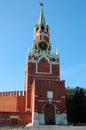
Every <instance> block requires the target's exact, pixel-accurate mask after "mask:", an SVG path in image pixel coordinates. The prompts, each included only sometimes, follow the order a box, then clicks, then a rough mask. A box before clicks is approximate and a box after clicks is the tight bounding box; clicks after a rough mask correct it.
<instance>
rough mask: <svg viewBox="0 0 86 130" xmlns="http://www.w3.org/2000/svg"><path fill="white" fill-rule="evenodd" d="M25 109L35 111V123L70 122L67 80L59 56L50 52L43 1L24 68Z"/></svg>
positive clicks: (33, 112) (32, 118) (33, 120)
mask: <svg viewBox="0 0 86 130" xmlns="http://www.w3.org/2000/svg"><path fill="white" fill-rule="evenodd" d="M25 111H26V112H31V113H32V117H31V120H32V125H37V124H67V116H66V104H65V81H64V80H60V62H59V55H58V54H57V53H56V54H52V53H51V43H50V34H49V26H48V24H46V21H45V18H44V13H43V4H42V3H41V5H40V16H39V19H38V21H37V23H36V25H35V26H34V40H33V47H32V50H31V51H29V52H28V56H27V61H26V67H25Z"/></svg>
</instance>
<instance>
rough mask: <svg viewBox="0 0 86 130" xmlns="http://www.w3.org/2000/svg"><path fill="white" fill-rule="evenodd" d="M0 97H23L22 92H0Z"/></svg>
mask: <svg viewBox="0 0 86 130" xmlns="http://www.w3.org/2000/svg"><path fill="white" fill-rule="evenodd" d="M0 96H16V97H18V96H24V93H23V91H9V92H0Z"/></svg>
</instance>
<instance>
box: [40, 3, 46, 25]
mask: <svg viewBox="0 0 86 130" xmlns="http://www.w3.org/2000/svg"><path fill="white" fill-rule="evenodd" d="M43 6H44V4H43V3H40V16H39V20H38V24H43V25H44V24H45V23H46V22H45V18H44V13H43Z"/></svg>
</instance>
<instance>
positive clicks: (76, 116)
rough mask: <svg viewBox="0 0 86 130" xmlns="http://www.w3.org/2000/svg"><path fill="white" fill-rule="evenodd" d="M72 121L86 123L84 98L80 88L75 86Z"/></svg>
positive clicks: (85, 102)
mask: <svg viewBox="0 0 86 130" xmlns="http://www.w3.org/2000/svg"><path fill="white" fill-rule="evenodd" d="M73 122H74V123H86V99H85V96H84V91H83V89H82V88H77V89H76V92H75V95H74V97H73Z"/></svg>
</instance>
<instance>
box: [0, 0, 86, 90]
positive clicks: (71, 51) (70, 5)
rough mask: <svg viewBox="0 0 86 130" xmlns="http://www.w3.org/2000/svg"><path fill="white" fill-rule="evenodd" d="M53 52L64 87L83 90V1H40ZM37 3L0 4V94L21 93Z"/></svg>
mask: <svg viewBox="0 0 86 130" xmlns="http://www.w3.org/2000/svg"><path fill="white" fill-rule="evenodd" d="M42 2H43V3H44V15H45V19H46V22H47V23H48V24H49V27H50V41H51V44H52V52H53V53H54V52H56V48H58V52H59V55H60V69H61V79H64V80H65V84H66V86H70V87H76V86H80V87H84V88H85V87H86V57H85V56H86V0H42ZM39 3H40V0H0V91H12V90H23V89H24V70H25V62H26V56H27V52H28V48H29V47H30V46H31V45H32V43H33V27H34V25H35V24H36V22H37V20H38V18H39V12H40V6H39Z"/></svg>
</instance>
